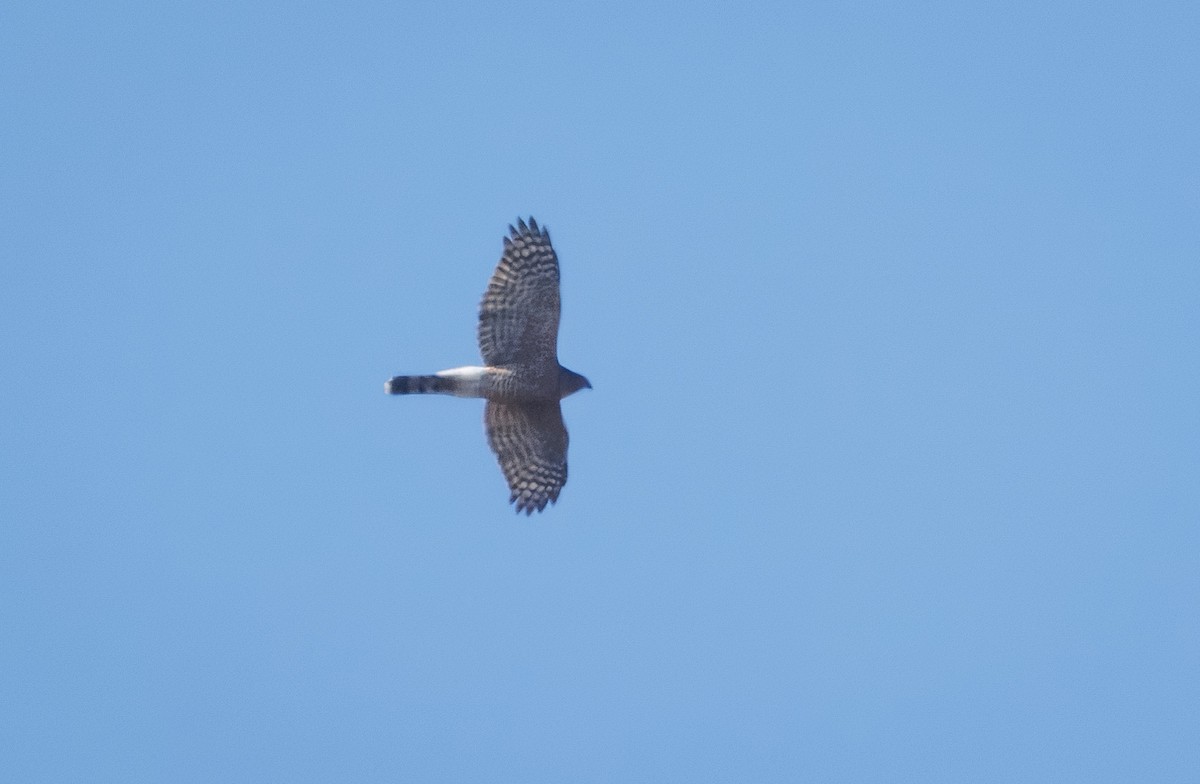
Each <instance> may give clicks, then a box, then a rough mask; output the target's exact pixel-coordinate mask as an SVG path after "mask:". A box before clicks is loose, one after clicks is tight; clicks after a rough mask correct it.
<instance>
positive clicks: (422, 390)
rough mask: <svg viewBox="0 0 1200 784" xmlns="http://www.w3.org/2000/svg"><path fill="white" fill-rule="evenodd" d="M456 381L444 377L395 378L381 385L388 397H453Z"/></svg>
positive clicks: (457, 384)
mask: <svg viewBox="0 0 1200 784" xmlns="http://www.w3.org/2000/svg"><path fill="white" fill-rule="evenodd" d="M458 386H459V383H458V380H457V379H454V378H446V377H444V376H396V377H394V378H392V379H390V380H389V381H388V382H387V383H386V384H384V385H383V389H384V391H385V392H387V393H388V394H389V395H429V394H440V395H453V394H454V393H455V392H456V391H457V390H458Z"/></svg>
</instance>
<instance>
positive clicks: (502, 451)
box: [483, 400, 567, 515]
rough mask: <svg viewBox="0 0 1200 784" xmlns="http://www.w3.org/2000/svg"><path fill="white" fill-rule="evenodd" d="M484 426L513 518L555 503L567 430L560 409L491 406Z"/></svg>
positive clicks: (551, 406)
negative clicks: (513, 509) (505, 482)
mask: <svg viewBox="0 0 1200 784" xmlns="http://www.w3.org/2000/svg"><path fill="white" fill-rule="evenodd" d="M483 421H484V427H485V429H486V430H487V439H488V446H490V447H491V448H492V451H493V452H495V453H496V460H497V461H499V463H500V470H501V471H503V472H504V478H505V479H506V480H508V487H509V489H510V490H511V491H512V497H511V498H509V502H510V503H514V504H516V506H517V512H524V513H525V514H527V515H528V514H532V513H533V511H534V510H535V509H536V510H537V511H539V512H540V511H542V510H543V509H545V508H546V504H548V503H554V502H555V501H557V500H558V494H559V492H560V491H561V490H562V488H563V485H565V484H566V483H567V428H566V426H565V425H564V424H563V418H562V408H561V407H560V406H559V404H558V403H557V402H555V403H497V402H495V401H492V400H489V401H488V404H487V407H486V408H485V409H484V414H483Z"/></svg>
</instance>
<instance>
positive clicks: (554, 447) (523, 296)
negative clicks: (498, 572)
mask: <svg viewBox="0 0 1200 784" xmlns="http://www.w3.org/2000/svg"><path fill="white" fill-rule="evenodd" d="M508 231H509V236H507V237H505V238H504V252H503V254H502V255H501V256H500V262H499V263H498V264H497V265H496V270H495V271H494V272H493V273H492V279H491V280H490V281H489V282H488V287H487V291H486V292H484V294H483V301H482V302H480V304H479V351H480V353H481V354H482V355H483V365H482V366H476V365H468V366H465V367H456V368H450V369H449V370H443V371H441V372H438V373H434V374H433V375H431V376H395V377H393V378H392V379H390V380H389V381H388V382H387V383H386V384H385V385H384V390H385V391H386V392H387V393H388V394H390V395H411V394H441V395H456V396H458V397H481V398H484V399H486V400H487V405H486V406H485V407H484V413H483V425H484V430H485V431H486V433H487V440H488V446H490V447H491V448H492V451H493V452H495V453H496V460H497V461H499V463H500V470H501V471H502V472H504V478H505V480H507V482H508V487H509V490H510V491H511V492H512V496H511V497H510V498H509V503H512V504H515V505H516V508H517V513H518V514H519V513H521V512H524V513H525V514H526V515H530V514H533V512H534V510H536V511H538V512H540V511H542V510H543V509H545V508H546V504H552V503H554V502H556V501H557V500H558V494H559V493H560V492H561V491H562V488H563V485H565V484H566V483H567V428H566V426H565V425H564V424H563V418H562V407H561V405H560V404H559V401H560V400H562V399H563V398H564V397H566V396H567V395H570V394H573V393H575V392H578V391H579V390H581V389H583V388H584V387H587V388H588V389H591V388H592V385H591V384H590V383H588V380H587V379H586V378H584V377H583V376H581V375H579V374H578V373H575V372H573V371H571V370H567V369H566V368H565V367H563V366H562V365H560V364H558V319H559V313H560V311H561V303H560V300H559V290H558V256H557V255H555V253H554V248H553V247H551V245H550V233H549V232H548V231H546V229H545V228H544V227H539V226H538V224H537V221H535V220H534V219H533V218H530V219H529V223H528V225H527V224H526V223H525V221H523V220H520V219H518V220H517V225H516V227H513V226H511V225H510V226H509V227H508Z"/></svg>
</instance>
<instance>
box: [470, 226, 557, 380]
mask: <svg viewBox="0 0 1200 784" xmlns="http://www.w3.org/2000/svg"><path fill="white" fill-rule="evenodd" d="M508 229H509V231H510V232H511V234H512V237H511V239H510V238H509V237H505V238H504V255H503V256H501V257H500V263H499V264H497V265H496V271H495V272H493V273H492V279H491V281H489V282H488V287H487V291H486V292H484V294H483V301H482V302H481V303H479V351H480V353H482V354H483V363H484V364H485V365H507V364H534V363H538V362H546V363H549V362H554V363H557V361H558V346H557V344H558V315H559V311H560V310H561V306H560V304H559V295H558V257H557V256H556V255H554V248H552V247H551V246H550V234H549V233H548V232H547V231H546V230H545V229H542V228H539V227H538V225H537V221H535V220H534V219H533V218H530V219H529V225H528V226H526V225H525V221H523V220H518V221H517V227H516V228H513V227H512V226H509V227H508Z"/></svg>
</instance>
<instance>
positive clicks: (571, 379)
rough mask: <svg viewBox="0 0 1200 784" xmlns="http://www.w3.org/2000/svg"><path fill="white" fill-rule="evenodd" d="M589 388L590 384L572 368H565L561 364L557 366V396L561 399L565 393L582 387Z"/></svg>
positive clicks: (567, 393)
mask: <svg viewBox="0 0 1200 784" xmlns="http://www.w3.org/2000/svg"><path fill="white" fill-rule="evenodd" d="M585 387H586V388H587V389H591V388H592V384H591V382H590V381H588V380H587V379H586V378H584V377H583V376H581V375H579V374H578V373H576V372H575V371H573V370H567V369H566V368H565V367H563V366H562V365H559V366H558V397H559V399H562V398H564V397H566V396H567V395H572V394H574V393H576V392H578V391H579V390H581V389H584V388H585Z"/></svg>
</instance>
